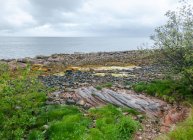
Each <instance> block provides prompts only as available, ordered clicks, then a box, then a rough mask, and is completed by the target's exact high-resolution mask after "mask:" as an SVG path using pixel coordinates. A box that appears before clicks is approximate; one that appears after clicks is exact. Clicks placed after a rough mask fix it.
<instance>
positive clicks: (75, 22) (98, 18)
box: [0, 0, 193, 37]
mask: <svg viewBox="0 0 193 140" xmlns="http://www.w3.org/2000/svg"><path fill="white" fill-rule="evenodd" d="M191 1H193V0H191ZM177 3H178V0H0V36H129V37H148V36H150V35H151V33H152V32H153V30H154V28H155V27H157V26H159V25H161V24H163V23H164V21H165V20H166V19H165V17H164V13H165V12H166V11H167V10H169V9H174V8H175V7H176V4H177Z"/></svg>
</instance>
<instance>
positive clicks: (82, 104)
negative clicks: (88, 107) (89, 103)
mask: <svg viewBox="0 0 193 140" xmlns="http://www.w3.org/2000/svg"><path fill="white" fill-rule="evenodd" d="M76 104H77V105H79V106H84V105H85V104H86V102H85V101H84V100H82V99H81V100H79V101H78V102H77V103H76Z"/></svg>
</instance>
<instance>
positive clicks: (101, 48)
mask: <svg viewBox="0 0 193 140" xmlns="http://www.w3.org/2000/svg"><path fill="white" fill-rule="evenodd" d="M143 43H145V44H146V43H150V40H149V39H148V38H128V37H113V38H110V37H0V59H9V58H24V57H35V56H37V55H46V56H47V55H51V54H55V53H76V52H82V53H88V52H112V51H127V50H137V49H138V48H139V47H140V46H141V45H142V44H143Z"/></svg>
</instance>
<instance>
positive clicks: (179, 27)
mask: <svg viewBox="0 0 193 140" xmlns="http://www.w3.org/2000/svg"><path fill="white" fill-rule="evenodd" d="M181 2H182V3H181V4H182V5H181V7H180V8H179V9H178V10H176V11H168V12H167V13H166V16H167V17H168V21H167V23H166V24H165V25H163V26H160V27H158V28H157V29H156V30H155V34H154V35H153V36H152V39H153V41H154V47H155V53H157V56H159V57H157V58H158V61H159V63H160V62H161V63H162V64H165V65H166V66H167V68H170V70H171V71H172V72H174V73H176V74H179V75H181V76H183V77H184V78H185V80H186V81H187V83H188V85H187V86H190V88H192V89H193V37H192V36H193V14H192V13H193V6H192V5H191V4H189V3H188V1H187V0H182V1H181Z"/></svg>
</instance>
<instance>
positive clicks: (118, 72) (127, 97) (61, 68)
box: [1, 51, 186, 140]
mask: <svg viewBox="0 0 193 140" xmlns="http://www.w3.org/2000/svg"><path fill="white" fill-rule="evenodd" d="M1 62H2V63H6V64H8V66H9V68H10V69H11V70H12V71H15V70H16V69H18V68H25V67H27V66H29V67H30V70H31V71H40V73H41V74H40V75H38V79H39V80H40V81H41V82H42V83H43V84H44V85H45V86H47V87H49V88H50V87H51V88H54V89H55V92H53V93H48V94H47V95H48V100H47V102H46V103H47V104H68V105H77V106H80V107H82V108H83V109H89V108H91V107H98V106H101V105H106V104H108V103H111V104H114V105H116V106H122V107H131V108H134V109H137V110H138V111H142V113H145V114H154V115H153V116H155V117H153V118H147V119H145V120H144V121H143V122H142V123H143V127H144V130H142V129H141V130H140V131H139V132H138V133H137V134H136V138H135V139H136V140H138V139H144V140H146V139H147V140H151V139H154V138H155V137H156V136H157V135H159V134H161V128H162V127H165V126H166V125H168V121H167V118H165V116H166V117H167V114H168V112H170V110H172V109H173V107H172V106H171V105H168V104H167V103H166V102H162V101H161V100H159V101H158V100H157V99H156V98H152V97H149V96H147V95H145V94H144V95H139V94H136V93H135V92H133V91H132V84H135V83H138V82H150V81H152V80H154V79H163V78H164V73H165V71H167V69H166V68H165V67H163V66H162V65H159V64H156V63H155V62H154V59H153V56H152V55H151V54H149V53H147V52H144V51H125V52H105V53H87V54H79V53H76V54H54V55H51V56H37V57H35V58H22V59H9V60H1ZM87 89H88V90H87ZM89 89H91V90H93V91H89ZM123 90H125V91H126V92H125V93H123V92H120V91H123ZM163 104H164V106H165V107H163ZM168 106H169V108H168ZM175 108H176V107H175ZM162 110H163V112H162ZM161 112H162V113H165V114H161V116H160V113H161ZM175 113H177V115H176V116H179V115H180V113H183V112H182V111H180V112H179V113H178V112H177V111H174V113H173V114H175ZM184 114H186V113H184ZM171 115H172V114H171ZM171 115H170V116H169V117H170V118H171ZM176 116H174V117H176ZM159 117H161V118H160V119H158V121H157V118H159ZM174 120H175V118H174ZM165 121H166V122H165ZM177 121H178V120H177ZM175 122H176V120H175ZM162 123H164V124H162ZM165 123H166V124H165ZM170 124H173V122H169V125H170ZM166 129H167V128H164V131H165V130H166Z"/></svg>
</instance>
